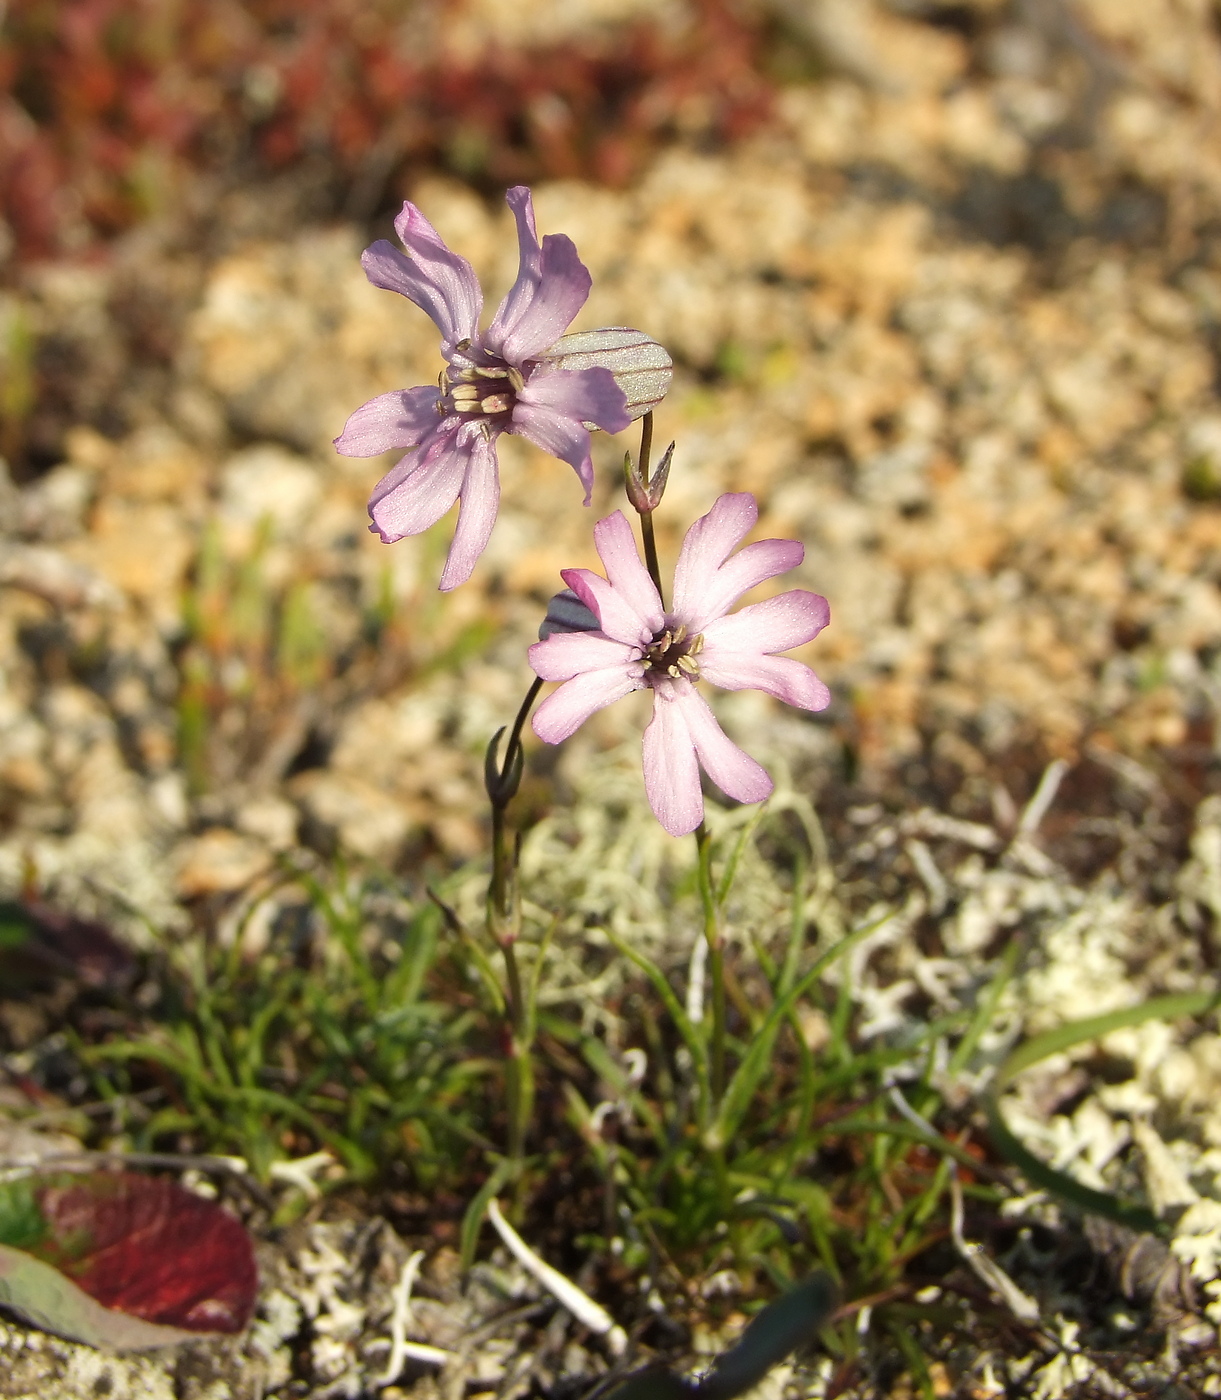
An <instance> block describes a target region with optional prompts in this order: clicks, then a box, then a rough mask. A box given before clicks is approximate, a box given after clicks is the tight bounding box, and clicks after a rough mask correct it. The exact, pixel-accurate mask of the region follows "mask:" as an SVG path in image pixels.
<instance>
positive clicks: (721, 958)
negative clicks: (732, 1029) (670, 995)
mask: <svg viewBox="0 0 1221 1400" xmlns="http://www.w3.org/2000/svg"><path fill="white" fill-rule="evenodd" d="M695 844H696V847H697V849H698V851H699V886H700V899H701V900H702V902H703V905H704V937H705V939H706V940H707V942H708V975H709V981H710V982H711V983H712V1065H711V1076H710V1077H711V1081H712V1104H713V1110H712V1111H713V1113H715V1112H716V1111H717V1109H718V1108H719V1107H720V1104H721V1099H722V1097H723V1096H724V1093H725V939H724V935H723V933H722V929H721V909H720V905H719V904H718V902H717V897H716V890H715V888H714V886H713V883H712V838H711V837H710V836H709V834H708V828H707V827H706V826H705V825H704V823H703V822H700V824H699V826H697V827H696V828H695Z"/></svg>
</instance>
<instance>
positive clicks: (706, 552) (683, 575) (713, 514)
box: [674, 491, 759, 625]
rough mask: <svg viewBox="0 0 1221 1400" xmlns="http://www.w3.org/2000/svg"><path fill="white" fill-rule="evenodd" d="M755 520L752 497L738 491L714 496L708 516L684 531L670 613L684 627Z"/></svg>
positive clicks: (752, 527)
mask: <svg viewBox="0 0 1221 1400" xmlns="http://www.w3.org/2000/svg"><path fill="white" fill-rule="evenodd" d="M758 519H759V507H758V506H757V505H756V504H755V498H754V497H753V496H752V495H751V494H750V493H749V492H747V491H739V492H736V493H731V494H728V495H724V496H720V497H718V498H717V501H716V504H715V505H714V506H713V507H712V509H711V510H710V511H709V512H708V514H707V515H701V516H700V518H699V519H698V520H697V521H696V522H695V524H694V525H692V527H691V528H690V529H689V530H688V531H687V534H686V536H685V537H684V539H683V547H682V549H681V550H680V551H679V555H678V563H677V565H676V566H675V569H674V612H675V614H676V615H677V616H679V617H681V618H682V620H683V621H684V622H687V623H688V625H690V621H689V619H690V618H691V617H693V616H694V615H695V613H696V611H697V609H699V608H700V606H701V603H702V599H703V596H704V594H705V593H706V592H707V590H708V589H709V588H710V587H711V586H712V580H713V578H714V576H715V575H716V571H717V570H718V569H719V568H720V567H721V565H722V564H723V563H724V562H725V560H726V559H728V558H729V556H730V554H731V553H732V552H733V550H735V549H736V548H737V547H738V545H740V544H741V543H742V541H743V540H744V539H745V538H746V536H747V535H748V534H749V533H750V532H751V530H753V529H754V527H755V522H756V521H757V520H758ZM706 616H711V614H707V615H706Z"/></svg>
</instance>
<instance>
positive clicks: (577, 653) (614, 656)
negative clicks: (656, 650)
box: [527, 632, 644, 681]
mask: <svg viewBox="0 0 1221 1400" xmlns="http://www.w3.org/2000/svg"><path fill="white" fill-rule="evenodd" d="M527 654H528V655H529V657H530V665H531V667H532V668H533V671H534V674H535V675H536V676H541V677H542V679H543V680H545V681H570V680H571V679H572V678H573V676H579V675H580V674H581V673H582V672H584V671H598V670H605V669H606V668H607V667H609V666H615V667H618V666H622V665H624V664H625V663H629V662H634V663H636V665H637V671H638V673H639V674H643V672H644V666H643V664H641V662H640V648H639V647H633V646H629V645H628V644H627V643H626V642H616V641H615V640H614V639H613V638H611V637H608V636H606V635H605V633H602V632H556V633H553V634H552V636H551V637H549V638H548V639H547V640H546V641H545V642H535V643H534V645H533V646H532V647H531V648H530V650H529V652H528V653H527Z"/></svg>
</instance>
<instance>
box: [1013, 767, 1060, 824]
mask: <svg viewBox="0 0 1221 1400" xmlns="http://www.w3.org/2000/svg"><path fill="white" fill-rule="evenodd" d="M1067 772H1068V764H1067V763H1065V761H1064V760H1063V759H1062V758H1057V759H1053V760H1052V762H1051V763H1049V764H1048V765H1047V767H1046V768H1044V770H1043V776H1042V777H1041V778H1040V779H1039V785H1038V787H1037V788H1035V790H1034V796H1033V797H1032V798H1031V799H1030V801H1029V802H1027V804H1026V807H1025V809H1024V810H1023V812H1022V816H1021V820H1020V821H1019V822H1018V835H1019V836H1033V835H1034V834H1035V832H1036V831H1038V829H1039V824H1040V822H1042V820H1043V818H1044V817H1045V816H1046V815H1047V809H1048V808H1049V807H1050V806H1051V804H1052V803H1053V802H1054V801H1055V800H1056V793H1057V792H1059V790H1060V784H1061V783H1062V782H1063V781H1064V775H1065V774H1066V773H1067Z"/></svg>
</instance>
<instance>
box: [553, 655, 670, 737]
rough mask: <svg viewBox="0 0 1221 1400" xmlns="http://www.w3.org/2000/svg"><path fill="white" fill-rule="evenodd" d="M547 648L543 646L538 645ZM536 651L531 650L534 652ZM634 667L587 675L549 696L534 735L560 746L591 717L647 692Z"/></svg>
mask: <svg viewBox="0 0 1221 1400" xmlns="http://www.w3.org/2000/svg"><path fill="white" fill-rule="evenodd" d="M536 645H540V646H541V645H543V643H536ZM533 649H534V648H533V647H532V648H531V650H532V651H533ZM638 669H639V668H638V667H637V668H635V669H633V667H632V665H631V664H630V663H624V664H623V665H621V666H606V667H604V668H603V669H601V670H598V671H583V672H582V673H581V674H580V675H579V676H574V677H573V678H572V680H570V681H566V682H565V683H564V684H563V685H562V686H560V688H559V690H557V691H556V692H555V694H554V695H549V696H548V697H547V698H546V700H544V701H543V703H542V704H541V705H540V706H539V707H538V709H537V710H536V711H535V714H534V720H533V726H534V732H535V733H536V734H537V735H538V737H539V738H540V739H542V740H543V742H544V743H547V744H558V743H560V742H562V741H563V740H564V739H567V738H568V736H569V735H570V734H575V733H576V731H577V730H578V729H579V728H580V727H581V725H583V724H584V723H585V721H586V720H587V719H588V718H589V717H590V715H592V714H595V713H596V712H597V711H598V710H602V709H605V708H606V706H607V705H611V704H613V703H614V702H615V701H616V700H621V699H622V698H623V697H624V696H625V695H630V694H631V693H632V691H633V690H640V689H642V688H643V685H644V682H643V681H641V680H640V678H639V677H638V676H637V675H636V670H638Z"/></svg>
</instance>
